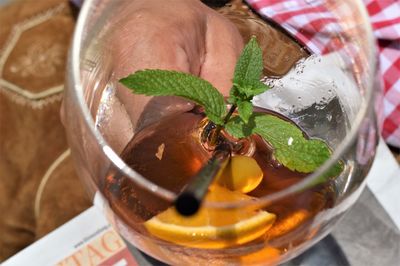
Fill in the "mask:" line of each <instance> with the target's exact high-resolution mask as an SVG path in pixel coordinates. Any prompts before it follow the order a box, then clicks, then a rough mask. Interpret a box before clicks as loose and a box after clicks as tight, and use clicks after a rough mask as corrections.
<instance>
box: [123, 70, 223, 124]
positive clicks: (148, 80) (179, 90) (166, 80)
mask: <svg viewBox="0 0 400 266" xmlns="http://www.w3.org/2000/svg"><path fill="white" fill-rule="evenodd" d="M119 82H120V83H122V84H123V85H125V86H126V87H128V88H129V89H131V90H132V92H134V93H137V94H144V95H148V96H180V97H184V98H187V99H189V100H191V101H193V102H195V103H197V104H199V105H201V106H203V107H204V109H205V113H206V115H207V117H208V118H209V119H210V120H211V121H213V122H214V123H215V124H217V125H223V117H224V116H225V114H226V112H227V110H226V105H225V102H224V97H223V96H222V94H221V93H220V92H219V91H218V90H217V89H216V88H214V86H213V85H211V84H210V83H209V82H208V81H206V80H203V79H200V78H198V77H196V76H193V75H190V74H186V73H182V72H177V71H168V70H158V69H151V70H140V71H137V72H135V73H134V74H131V75H129V76H127V77H125V78H122V79H120V80H119Z"/></svg>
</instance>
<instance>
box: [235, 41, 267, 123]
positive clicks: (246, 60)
mask: <svg viewBox="0 0 400 266" xmlns="http://www.w3.org/2000/svg"><path fill="white" fill-rule="evenodd" d="M263 68H264V66H263V57H262V50H261V48H260V46H259V45H258V43H257V40H256V38H255V37H253V38H251V40H250V41H249V43H248V44H247V45H246V46H245V48H244V49H243V51H242V54H241V55H240V58H239V60H238V62H237V63H236V67H235V73H234V76H233V87H232V89H231V91H230V97H229V99H228V102H229V103H231V104H233V105H236V106H237V107H238V113H239V116H240V117H241V118H242V119H243V120H244V121H245V122H247V121H248V119H249V118H250V115H251V114H252V113H253V105H252V104H251V100H252V99H253V97H254V96H255V95H258V94H261V93H263V92H265V91H266V90H268V89H269V87H268V86H267V85H265V84H264V83H262V82H261V81H260V77H261V75H262V71H263Z"/></svg>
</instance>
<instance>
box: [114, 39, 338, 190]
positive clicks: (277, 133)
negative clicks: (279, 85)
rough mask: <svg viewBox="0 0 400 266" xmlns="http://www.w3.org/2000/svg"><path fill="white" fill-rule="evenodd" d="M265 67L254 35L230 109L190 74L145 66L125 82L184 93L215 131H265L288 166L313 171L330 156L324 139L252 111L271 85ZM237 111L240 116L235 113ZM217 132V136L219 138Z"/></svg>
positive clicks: (152, 92)
mask: <svg viewBox="0 0 400 266" xmlns="http://www.w3.org/2000/svg"><path fill="white" fill-rule="evenodd" d="M262 70H263V58H262V50H261V48H260V47H259V45H258V43H257V41H256V38H255V37H253V38H251V40H250V41H249V43H248V44H247V45H246V46H245V48H244V49H243V51H242V54H241V55H240V58H239V59H238V62H237V64H236V67H235V72H234V77H233V86H232V88H231V91H230V96H229V99H228V102H229V103H230V104H231V108H230V110H229V112H227V108H226V104H225V101H224V98H223V96H222V94H221V93H220V92H219V91H218V90H217V89H216V88H215V87H214V86H212V85H211V84H210V83H209V82H207V81H205V80H203V79H200V78H198V77H195V76H193V75H190V74H186V73H181V72H176V71H167V70H141V71H137V72H135V73H134V74H131V75H129V76H128V77H126V78H123V79H121V80H120V82H121V83H122V84H123V85H125V86H126V87H128V88H129V89H131V90H132V92H133V93H137V94H144V95H149V96H181V97H184V98H186V99H189V100H191V101H193V102H195V103H197V104H199V105H202V106H203V107H204V109H205V114H206V115H207V117H208V118H209V119H210V120H211V121H212V122H213V123H215V124H217V125H218V126H217V129H216V131H215V132H216V135H217V136H218V135H219V133H220V130H222V129H225V130H226V131H227V132H228V133H229V134H231V135H232V136H234V137H236V138H244V137H247V136H250V135H252V134H258V135H260V136H261V137H262V138H263V139H264V140H265V141H267V142H268V143H270V144H271V145H272V147H273V152H274V156H275V158H276V159H277V160H278V161H279V162H280V163H281V164H283V165H284V166H286V167H287V168H289V169H291V170H293V171H298V172H303V173H310V172H313V171H315V170H316V169H317V168H318V167H319V166H321V165H322V164H323V163H324V162H325V161H326V160H328V158H329V157H330V155H331V152H330V149H329V147H328V146H327V145H326V143H325V142H323V141H321V140H318V139H307V138H305V136H303V133H302V131H301V130H300V129H299V128H298V127H297V126H296V125H294V124H292V123H290V122H288V121H285V120H283V119H280V118H278V117H276V116H272V115H268V114H262V113H253V105H252V103H251V100H252V99H253V97H254V96H256V95H258V94H260V93H263V92H265V91H266V90H268V89H270V88H269V87H268V86H267V85H265V84H264V83H262V82H261V81H260V78H261V75H262ZM236 109H237V110H238V114H239V115H238V116H234V111H235V110H236ZM215 139H216V137H215V136H214V137H213V138H212V140H215ZM342 168H343V167H342V166H341V164H339V163H338V164H336V165H335V166H334V167H332V168H331V169H330V171H328V173H326V174H325V175H324V176H323V177H321V180H320V181H321V182H322V181H323V180H326V179H327V178H328V177H331V176H336V175H338V174H339V173H340V172H341V171H342Z"/></svg>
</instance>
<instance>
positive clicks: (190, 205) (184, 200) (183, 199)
mask: <svg viewBox="0 0 400 266" xmlns="http://www.w3.org/2000/svg"><path fill="white" fill-rule="evenodd" d="M199 208H200V201H199V200H198V199H197V198H196V197H195V196H194V195H193V194H192V193H182V194H180V195H179V196H178V198H177V199H176V201H175V209H176V210H177V211H178V213H179V214H181V215H183V216H192V215H194V214H196V213H197V211H198V210H199Z"/></svg>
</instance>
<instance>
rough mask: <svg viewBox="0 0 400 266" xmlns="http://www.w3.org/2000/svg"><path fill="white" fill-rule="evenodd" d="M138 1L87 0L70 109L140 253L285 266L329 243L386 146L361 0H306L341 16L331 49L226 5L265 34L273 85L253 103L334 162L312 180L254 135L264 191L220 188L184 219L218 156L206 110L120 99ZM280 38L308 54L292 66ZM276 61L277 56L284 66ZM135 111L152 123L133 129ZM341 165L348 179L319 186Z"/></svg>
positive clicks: (112, 211) (98, 180)
mask: <svg viewBox="0 0 400 266" xmlns="http://www.w3.org/2000/svg"><path fill="white" fill-rule="evenodd" d="M129 2H130V1H123V0H113V1H111V0H101V1H100V0H87V1H85V3H84V6H83V8H82V10H81V14H80V16H79V19H78V23H77V27H76V31H75V35H74V39H73V44H72V48H71V52H70V56H69V62H68V75H67V90H66V92H65V99H64V103H63V121H64V124H65V127H66V131H67V136H68V141H69V143H70V146H71V151H72V154H73V158H74V161H75V164H76V168H77V171H78V174H79V175H80V177H81V178H82V180H83V181H84V183H85V185H86V187H87V190H88V192H89V193H90V195H91V196H92V198H93V199H94V200H95V201H96V202H101V204H102V206H103V207H104V208H103V210H104V212H105V215H106V216H107V217H108V218H109V221H110V222H111V223H112V224H113V226H114V228H115V229H116V230H117V231H118V232H119V233H120V234H121V236H122V237H123V238H124V239H125V240H126V241H128V242H129V243H131V244H133V245H134V246H136V247H137V248H138V249H140V250H142V251H143V252H145V253H147V254H149V255H151V256H153V257H155V258H157V259H159V260H161V261H164V262H166V263H169V264H186V263H187V264H189V263H190V264H205V263H209V264H213V265H214V264H215V265H220V264H225V263H226V264H254V265H257V264H259V265H266V264H277V263H282V262H285V261H288V260H290V259H291V258H293V257H295V256H297V255H299V254H300V253H301V252H303V251H305V250H306V249H307V248H309V247H311V246H312V245H313V244H315V243H316V242H317V241H319V240H320V239H322V238H323V237H324V236H326V235H327V234H328V233H329V232H330V231H331V229H332V227H333V225H334V224H336V223H337V222H338V221H339V220H340V218H341V217H342V216H343V215H344V213H345V212H346V211H347V210H348V209H349V207H350V206H351V205H352V204H353V203H354V202H355V201H356V200H357V198H358V197H359V195H360V193H361V191H362V189H363V188H364V186H365V177H366V175H367V173H368V170H369V168H370V166H371V164H372V161H373V158H374V155H375V149H376V145H377V141H378V133H377V132H378V129H377V122H376V115H375V106H376V102H375V101H376V99H377V98H378V97H376V95H377V94H379V88H378V86H377V85H376V80H375V77H376V58H375V46H374V39H373V37H372V32H371V27H370V25H369V23H368V19H367V13H366V10H365V8H364V7H363V6H362V3H361V1H359V0H346V1H345V0H342V1H308V2H304V5H305V6H304V8H307V7H313V5H315V2H318V3H317V4H318V5H320V6H322V7H323V8H324V9H325V10H326V12H328V13H329V15H330V16H331V17H332V18H334V19H335V21H336V25H335V27H332V28H330V29H329V30H327V32H328V33H324V34H327V37H329V38H330V39H333V40H334V41H333V42H332V44H331V45H328V46H326V47H325V50H324V51H323V53H321V54H315V53H313V44H312V43H309V44H308V45H304V44H303V41H304V40H301V39H296V37H295V36H294V35H293V34H291V33H289V32H286V31H285V30H284V29H282V28H280V26H279V25H277V23H276V21H275V22H274V21H271V20H268V19H264V20H263V19H261V18H260V17H258V16H256V15H254V14H253V13H252V12H251V10H250V9H248V8H246V7H245V5H243V4H242V3H241V2H240V1H233V2H232V3H228V4H227V5H226V6H217V7H214V8H216V9H217V10H218V12H220V13H221V14H223V15H225V16H226V17H227V18H229V19H230V20H231V21H232V23H234V24H235V25H236V26H237V27H238V29H239V30H240V32H241V33H242V35H243V38H244V39H245V40H248V39H249V37H250V36H251V35H256V36H257V38H258V40H260V42H261V43H260V44H261V47H262V49H263V52H264V60H265V61H267V63H266V65H265V69H264V74H265V77H264V78H263V81H264V82H265V83H266V84H268V85H270V86H271V87H272V89H271V90H269V91H268V92H266V93H264V94H262V95H259V96H257V97H256V98H255V99H254V100H253V104H254V106H256V110H258V111H260V112H266V113H270V114H273V115H276V116H280V117H282V118H284V119H288V120H290V121H293V122H294V123H296V124H297V125H298V126H299V128H301V129H302V130H303V132H304V134H306V135H307V136H308V137H311V138H319V139H322V140H324V141H325V142H326V143H327V144H328V145H329V146H330V148H331V149H332V155H331V158H330V159H329V160H328V161H326V162H325V163H324V164H323V165H322V166H321V167H319V168H318V169H317V170H316V171H315V172H313V173H311V174H309V175H306V174H300V173H295V172H291V171H289V170H288V169H286V168H285V167H283V166H282V165H280V163H279V162H277V161H275V160H274V158H273V156H272V155H271V154H272V153H271V152H272V151H271V149H269V148H270V147H268V145H267V144H266V143H264V142H263V141H262V140H260V139H257V138H254V139H252V140H250V142H249V143H250V144H249V145H248V150H247V152H249V153H251V156H253V157H254V158H256V159H257V161H258V162H260V161H261V162H262V161H263V160H265V162H266V163H265V164H263V165H261V168H262V170H263V171H264V173H265V174H264V177H263V179H262V181H261V185H260V186H258V187H257V188H256V189H255V190H253V191H252V192H250V193H238V192H235V191H231V190H229V189H226V188H224V187H218V186H215V187H211V188H210V192H209V193H208V194H207V196H206V198H205V200H204V202H203V203H202V209H201V210H200V212H199V215H198V216H197V218H196V217H195V218H193V217H192V218H190V217H181V216H179V215H178V214H177V213H175V212H174V209H173V207H172V206H173V204H174V202H175V199H176V198H177V196H178V194H179V192H180V191H181V190H182V189H183V188H184V187H185V185H186V184H187V182H189V180H190V177H191V176H193V175H195V174H196V173H197V172H198V171H199V170H200V169H201V167H202V166H203V165H204V164H205V163H206V161H207V159H209V157H210V153H209V151H207V149H206V148H205V147H204V145H202V143H201V141H199V139H200V138H201V137H200V136H201V134H202V132H204V130H205V125H206V124H207V123H206V122H207V121H205V117H204V114H203V113H202V110H201V108H198V107H192V108H190V109H187V108H186V109H185V110H180V111H179V110H178V111H176V112H172V113H168V112H167V113H165V112H161V111H160V105H161V104H163V105H165V102H162V101H167V100H166V99H161V100H154V101H153V102H151V104H149V105H148V106H146V109H145V111H144V110H142V109H140V108H138V107H137V106H124V105H123V104H122V103H121V101H120V100H119V99H118V97H117V96H116V87H117V86H120V85H118V79H119V78H121V77H117V76H116V75H115V69H114V68H115V65H114V64H113V60H114V58H113V56H112V55H113V53H112V50H113V49H114V48H115V43H113V42H114V38H112V36H115V34H119V30H120V27H121V25H120V24H116V23H114V22H115V16H128V15H129V13H130V10H129V7H130V5H129ZM224 2H227V1H224ZM239 2H240V3H239ZM283 2H284V1H283ZM288 2H289V1H288ZM238 5H239V6H238ZM282 8H283V9H285V8H287V9H288V10H289V9H290V5H282ZM283 11H284V10H283ZM321 16H322V15H321ZM265 25H269V27H265ZM121 34H122V33H121ZM270 36H273V38H276V39H271V38H272V37H270ZM274 36H275V37H274ZM278 39H280V40H281V41H282V40H284V41H285V42H286V44H285V43H284V44H285V45H286V46H282V47H283V48H285V47H286V48H287V47H289V46H290V47H292V48H293V47H294V46H296V47H298V48H299V50H298V53H297V55H292V56H289V57H286V59H282V60H286V62H291V63H290V66H288V64H286V66H283V65H279V64H280V63H281V62H280V61H279V60H277V59H276V58H277V56H275V57H271V56H270V53H269V51H270V50H269V49H276V50H275V51H276V52H279V51H280V50H279V49H278V48H279V47H278V48H276V47H275V48H273V47H272V48H271V45H273V43H274V41H276V40H278ZM126 45H129V43H127V44H126ZM282 47H281V48H282ZM283 48H282V49H283ZM287 49H289V48H287ZM283 50H284V49H283ZM285 51H289V52H290V51H291V50H285ZM281 52H282V51H281ZM289 55H290V53H289ZM268 56H269V57H268ZM266 58H267V59H266ZM127 60H129V58H127ZM268 60H277V61H276V62H275V63H276V66H275V68H273V67H271V64H269V65H268ZM272 65H273V64H272ZM277 66H280V67H277ZM132 97H137V99H140V97H141V96H138V95H132ZM173 103H174V101H172V102H171V103H169V102H168V101H167V105H168V104H171V105H172V104H173ZM191 106H192V105H191ZM127 108H130V112H137V113H138V115H139V116H140V117H142V119H141V121H140V122H137V121H136V122H133V121H132V120H131V119H130V117H129V115H128V111H127ZM249 147H250V148H249ZM249 150H250V151H249ZM160 158H161V159H160ZM338 162H340V163H341V164H342V166H343V171H342V172H341V174H339V175H338V176H336V177H334V178H332V179H330V180H326V181H325V182H323V183H321V182H318V180H320V176H322V175H323V174H324V173H326V172H327V171H329V169H330V168H331V167H332V166H333V165H334V164H336V163H338Z"/></svg>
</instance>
